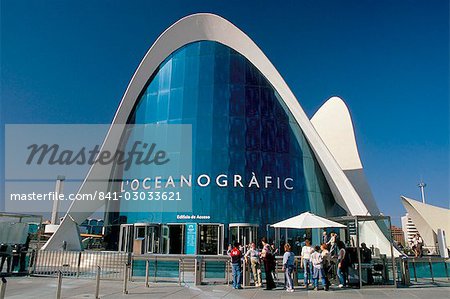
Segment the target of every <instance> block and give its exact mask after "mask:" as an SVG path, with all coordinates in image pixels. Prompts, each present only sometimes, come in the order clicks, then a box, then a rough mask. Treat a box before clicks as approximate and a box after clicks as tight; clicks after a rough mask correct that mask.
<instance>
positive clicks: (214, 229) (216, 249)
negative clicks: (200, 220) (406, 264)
mask: <svg viewBox="0 0 450 299" xmlns="http://www.w3.org/2000/svg"><path fill="white" fill-rule="evenodd" d="M223 235H224V226H223V224H210V223H208V224H199V225H198V254H203V255H218V254H223V252H222V250H223V248H224V247H223Z"/></svg>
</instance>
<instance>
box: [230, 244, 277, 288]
mask: <svg viewBox="0 0 450 299" xmlns="http://www.w3.org/2000/svg"><path fill="white" fill-rule="evenodd" d="M261 243H262V245H263V249H262V250H261V251H260V250H259V249H257V247H256V244H255V243H254V242H252V243H250V248H249V249H248V250H247V252H246V253H245V254H243V252H244V248H243V247H241V245H240V244H239V243H238V242H235V243H234V247H231V246H229V248H228V255H229V256H230V257H231V269H232V280H233V288H234V289H242V286H241V284H242V260H243V259H244V260H245V262H246V263H249V262H250V266H251V269H252V274H253V279H254V281H255V286H257V287H261V286H262V279H261V263H264V271H265V275H266V290H272V289H274V288H276V284H275V281H274V279H273V272H275V266H276V261H275V254H276V253H277V250H276V249H275V248H274V246H271V245H270V244H269V243H268V242H267V239H266V238H262V240H261Z"/></svg>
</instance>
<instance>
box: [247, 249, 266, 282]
mask: <svg viewBox="0 0 450 299" xmlns="http://www.w3.org/2000/svg"><path fill="white" fill-rule="evenodd" d="M260 254H261V253H260V252H259V250H258V249H256V244H255V243H254V242H252V243H251V244H250V249H249V250H248V251H247V253H246V254H245V261H246V262H248V259H249V258H250V265H251V268H252V273H253V280H254V281H255V286H257V287H260V286H262V283H261V263H260V260H259V256H260Z"/></svg>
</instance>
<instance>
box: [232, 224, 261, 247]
mask: <svg viewBox="0 0 450 299" xmlns="http://www.w3.org/2000/svg"><path fill="white" fill-rule="evenodd" d="M229 240H230V244H231V245H233V244H234V243H235V242H239V243H240V244H241V245H242V246H247V245H248V244H250V243H251V242H255V243H257V242H258V225H257V224H250V223H230V231H229Z"/></svg>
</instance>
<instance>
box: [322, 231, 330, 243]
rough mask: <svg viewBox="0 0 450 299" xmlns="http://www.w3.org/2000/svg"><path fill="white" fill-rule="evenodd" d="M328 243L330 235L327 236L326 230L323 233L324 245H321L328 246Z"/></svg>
mask: <svg viewBox="0 0 450 299" xmlns="http://www.w3.org/2000/svg"><path fill="white" fill-rule="evenodd" d="M327 242H328V234H327V231H326V230H324V231H323V232H322V243H321V244H327Z"/></svg>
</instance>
